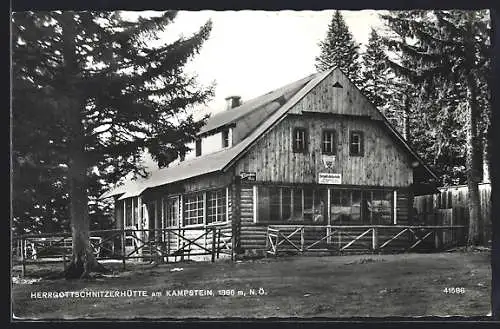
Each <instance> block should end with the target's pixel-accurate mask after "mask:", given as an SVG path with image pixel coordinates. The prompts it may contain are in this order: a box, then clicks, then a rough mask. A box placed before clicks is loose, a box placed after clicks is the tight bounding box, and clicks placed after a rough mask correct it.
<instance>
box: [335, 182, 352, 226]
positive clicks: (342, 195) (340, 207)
mask: <svg viewBox="0 0 500 329" xmlns="http://www.w3.org/2000/svg"><path fill="white" fill-rule="evenodd" d="M330 198H331V200H330V218H331V222H332V224H333V225H339V224H342V223H345V222H347V221H349V219H350V218H351V195H350V191H345V190H332V191H331V192H330Z"/></svg>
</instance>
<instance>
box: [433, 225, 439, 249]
mask: <svg viewBox="0 0 500 329" xmlns="http://www.w3.org/2000/svg"><path fill="white" fill-rule="evenodd" d="M434 247H435V248H436V250H439V234H438V229H437V228H435V229H434Z"/></svg>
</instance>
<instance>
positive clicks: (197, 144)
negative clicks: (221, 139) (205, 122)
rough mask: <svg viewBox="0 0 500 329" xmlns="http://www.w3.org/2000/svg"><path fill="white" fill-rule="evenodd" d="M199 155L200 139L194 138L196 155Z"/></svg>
mask: <svg viewBox="0 0 500 329" xmlns="http://www.w3.org/2000/svg"><path fill="white" fill-rule="evenodd" d="M200 155H201V139H197V140H196V156H197V157H199V156H200Z"/></svg>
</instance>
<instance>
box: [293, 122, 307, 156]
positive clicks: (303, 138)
mask: <svg viewBox="0 0 500 329" xmlns="http://www.w3.org/2000/svg"><path fill="white" fill-rule="evenodd" d="M292 143H293V144H292V145H293V152H295V153H303V152H305V151H306V150H307V130H306V129H305V128H295V129H294V130H293V135H292Z"/></svg>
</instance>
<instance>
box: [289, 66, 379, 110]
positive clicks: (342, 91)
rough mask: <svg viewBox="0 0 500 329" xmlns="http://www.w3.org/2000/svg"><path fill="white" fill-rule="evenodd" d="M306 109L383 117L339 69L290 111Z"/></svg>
mask: <svg viewBox="0 0 500 329" xmlns="http://www.w3.org/2000/svg"><path fill="white" fill-rule="evenodd" d="M336 83H340V85H342V87H341V88H338V87H334V85H335V84H336ZM305 111H314V112H322V113H337V114H349V115H367V116H369V117H371V118H373V119H376V120H381V119H382V115H381V114H380V112H378V111H377V110H376V109H375V107H374V106H373V105H372V104H370V102H369V101H368V99H367V98H366V96H364V95H363V94H362V93H361V92H360V91H359V89H358V88H356V86H355V85H354V84H352V83H351V82H350V81H349V80H348V78H347V77H346V76H345V75H344V74H342V72H340V71H339V70H335V71H333V72H332V74H330V75H328V76H327V77H325V79H324V80H323V81H321V82H320V83H319V84H318V85H317V86H316V87H315V88H313V89H312V90H311V91H310V92H309V93H308V94H307V95H305V97H304V98H303V99H302V100H301V101H299V102H298V103H297V105H295V106H294V107H293V108H292V109H291V111H290V113H297V114H300V113H302V112H305Z"/></svg>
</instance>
